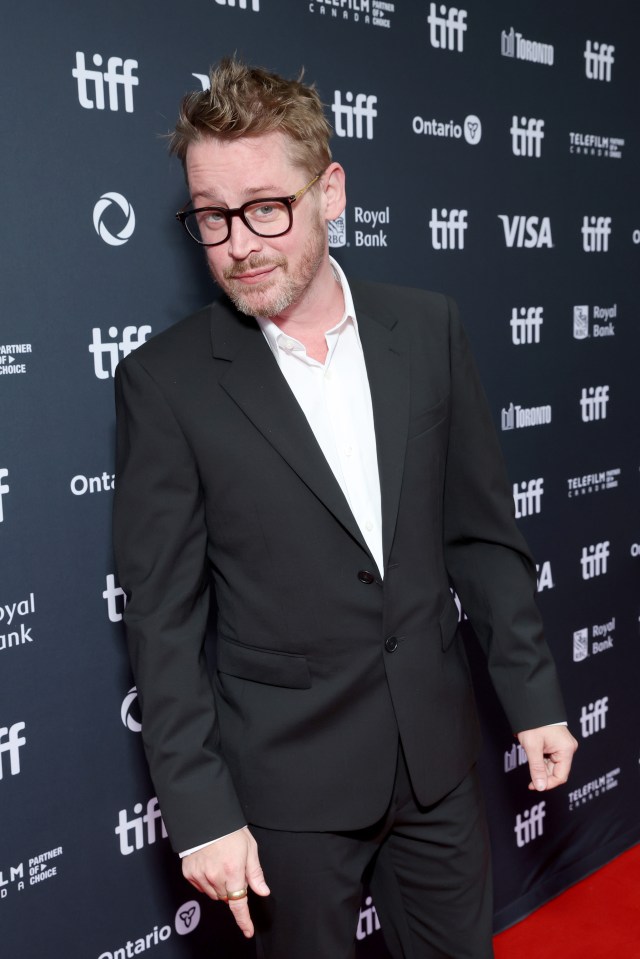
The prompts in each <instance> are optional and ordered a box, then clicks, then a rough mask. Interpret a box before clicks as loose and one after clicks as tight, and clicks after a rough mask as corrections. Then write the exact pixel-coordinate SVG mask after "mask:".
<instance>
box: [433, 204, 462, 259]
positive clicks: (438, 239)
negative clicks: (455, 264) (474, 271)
mask: <svg viewBox="0 0 640 959" xmlns="http://www.w3.org/2000/svg"><path fill="white" fill-rule="evenodd" d="M440 216H441V217H442V219H440V220H439V219H438V211H437V209H436V208H435V207H433V208H432V210H431V219H430V220H429V226H430V227H431V244H432V246H433V249H434V250H464V232H465V230H466V229H467V227H468V225H469V224H468V223H467V216H468V211H467V210H449V211H447V210H440Z"/></svg>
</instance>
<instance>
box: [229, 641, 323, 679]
mask: <svg viewBox="0 0 640 959" xmlns="http://www.w3.org/2000/svg"><path fill="white" fill-rule="evenodd" d="M217 662H218V671H219V672H221V673H227V674H228V675H229V676H236V677H237V678H238V679H248V680H250V681H251V682H254V683H266V684H267V685H269V686H286V687H288V688H289V689H310V688H311V673H310V671H309V664H308V662H307V658H306V656H302V655H301V654H298V653H281V652H279V651H277V650H275V649H260V648H258V647H257V646H245V645H244V644H242V643H236V642H233V641H232V640H229V639H224V637H222V636H218V640H217Z"/></svg>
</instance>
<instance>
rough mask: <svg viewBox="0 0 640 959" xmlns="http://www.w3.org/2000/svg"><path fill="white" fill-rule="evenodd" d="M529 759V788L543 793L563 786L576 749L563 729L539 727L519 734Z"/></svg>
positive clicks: (575, 742) (573, 741) (563, 727)
mask: <svg viewBox="0 0 640 959" xmlns="http://www.w3.org/2000/svg"><path fill="white" fill-rule="evenodd" d="M518 739H519V741H520V745H521V746H522V747H523V749H524V751H525V752H526V754H527V759H528V760H529V771H530V773H531V782H530V783H529V789H535V790H538V791H539V792H543V791H544V790H545V789H555V788H556V786H562V784H563V783H566V781H567V779H568V776H569V770H570V769H571V760H572V759H573V754H574V753H575V751H576V749H577V748H578V743H577V741H576V740H575V739H574V738H573V736H572V735H571V733H570V732H569V730H568V729H567V727H566V726H539V727H538V728H537V729H525V730H523V731H522V732H521V733H518Z"/></svg>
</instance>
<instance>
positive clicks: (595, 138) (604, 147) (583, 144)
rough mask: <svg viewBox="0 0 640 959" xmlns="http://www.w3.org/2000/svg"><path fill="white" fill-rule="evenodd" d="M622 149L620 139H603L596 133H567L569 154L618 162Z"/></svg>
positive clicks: (622, 142) (603, 137)
mask: <svg viewBox="0 0 640 959" xmlns="http://www.w3.org/2000/svg"><path fill="white" fill-rule="evenodd" d="M623 147H624V139H623V138H622V137H605V136H601V135H600V134H597V133H569V153H579V154H581V155H582V156H592V157H594V156H595V157H610V158H611V159H612V160H620V159H622V148H623Z"/></svg>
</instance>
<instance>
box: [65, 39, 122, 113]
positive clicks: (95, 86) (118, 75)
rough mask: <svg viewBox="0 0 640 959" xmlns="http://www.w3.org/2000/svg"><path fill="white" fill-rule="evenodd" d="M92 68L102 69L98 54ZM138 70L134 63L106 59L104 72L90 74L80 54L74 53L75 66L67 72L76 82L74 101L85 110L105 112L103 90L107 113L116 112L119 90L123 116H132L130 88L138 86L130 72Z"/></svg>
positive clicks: (91, 72) (93, 71)
mask: <svg viewBox="0 0 640 959" xmlns="http://www.w3.org/2000/svg"><path fill="white" fill-rule="evenodd" d="M92 59H93V65H94V67H101V66H102V65H103V59H102V56H101V55H100V54H99V53H94V55H93V58H92ZM137 69H138V61H137V60H123V59H122V57H109V59H108V60H107V69H106V70H105V71H104V73H103V71H102V70H99V69H98V70H90V69H88V68H87V66H86V62H85V56H84V53H81V52H80V51H78V52H77V53H76V65H75V67H74V68H73V70H72V71H71V73H72V76H74V77H75V79H76V80H77V81H78V100H79V102H80V106H81V107H84V109H85V110H93V109H96V110H104V109H105V105H106V104H105V96H104V94H105V88H106V90H107V91H108V96H109V109H110V110H114V111H117V110H119V109H120V99H119V90H120V88H122V97H123V103H124V109H125V112H126V113H133V88H134V87H137V86H138V82H139V81H138V78H137V77H136V76H135V75H134V70H137Z"/></svg>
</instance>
